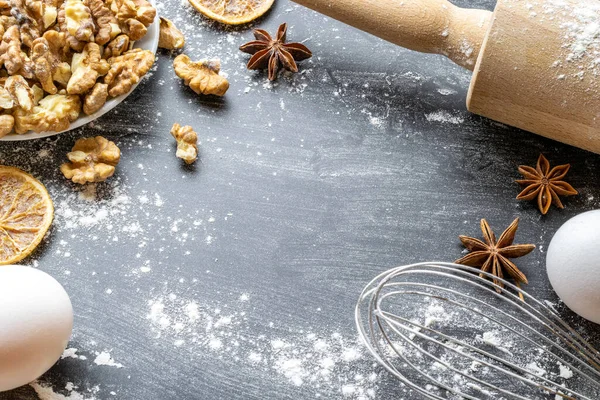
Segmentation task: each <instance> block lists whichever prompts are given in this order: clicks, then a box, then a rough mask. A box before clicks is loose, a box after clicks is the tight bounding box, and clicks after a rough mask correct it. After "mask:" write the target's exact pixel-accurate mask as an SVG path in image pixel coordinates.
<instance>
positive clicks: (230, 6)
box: [188, 0, 275, 25]
mask: <svg viewBox="0 0 600 400" xmlns="http://www.w3.org/2000/svg"><path fill="white" fill-rule="evenodd" d="M188 1H189V2H190V4H191V5H192V7H194V8H195V9H196V10H198V11H199V12H201V13H202V14H204V15H205V16H207V17H208V18H211V19H214V20H215V21H219V22H221V23H223V24H228V25H240V24H245V23H248V22H250V21H254V20H255V19H256V18H258V17H260V16H261V15H263V14H264V13H266V12H267V11H269V8H271V6H272V5H273V2H274V1H275V0H188Z"/></svg>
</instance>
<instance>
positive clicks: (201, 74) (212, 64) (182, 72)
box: [173, 54, 229, 96]
mask: <svg viewBox="0 0 600 400" xmlns="http://www.w3.org/2000/svg"><path fill="white" fill-rule="evenodd" d="M173 68H174V69H175V73H176V74H177V76H178V77H180V78H181V79H183V80H184V82H185V84H186V85H188V86H189V87H190V88H191V89H192V90H193V91H194V92H196V93H198V94H214V95H216V96H224V95H225V92H227V89H229V82H228V81H227V79H225V77H223V76H221V75H219V71H220V69H221V62H220V61H219V60H201V61H196V62H194V61H192V60H190V58H189V57H188V56H186V55H185V54H180V55H178V56H177V57H175V60H173Z"/></svg>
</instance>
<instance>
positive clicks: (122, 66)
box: [104, 49, 154, 97]
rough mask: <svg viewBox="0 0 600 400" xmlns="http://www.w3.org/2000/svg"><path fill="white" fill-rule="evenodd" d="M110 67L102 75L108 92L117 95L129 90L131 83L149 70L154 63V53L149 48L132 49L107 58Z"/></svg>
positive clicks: (137, 80) (136, 81)
mask: <svg viewBox="0 0 600 400" xmlns="http://www.w3.org/2000/svg"><path fill="white" fill-rule="evenodd" d="M108 63H109V64H110V69H109V71H108V73H107V74H106V76H105V77H104V83H106V84H107V85H108V94H109V95H110V96H111V97H117V96H119V95H122V94H125V93H127V92H129V90H131V88H132V87H133V85H135V84H136V83H138V82H139V81H140V79H141V78H142V77H143V76H144V75H146V74H147V73H148V71H150V68H152V64H154V53H152V52H151V51H150V50H142V49H133V50H129V51H126V52H125V53H123V54H121V55H120V56H118V57H112V58H109V59H108Z"/></svg>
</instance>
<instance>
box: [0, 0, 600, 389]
mask: <svg viewBox="0 0 600 400" xmlns="http://www.w3.org/2000/svg"><path fill="white" fill-rule="evenodd" d="M460 3H461V4H460V5H463V6H472V7H482V8H487V9H491V8H492V7H493V2H492V1H491V0H489V1H488V0H486V1H472V2H467V1H461V2H460ZM159 11H160V13H162V14H163V15H165V16H167V17H169V18H171V19H173V20H174V21H175V22H176V24H177V25H179V26H180V27H181V29H182V30H183V31H184V32H185V33H186V36H187V45H186V50H185V52H186V53H187V54H189V55H190V56H191V57H192V58H194V59H200V58H203V57H213V56H214V57H220V58H221V60H222V64H223V66H222V68H223V71H225V72H226V73H227V74H228V77H229V80H230V83H231V88H230V89H229V92H228V93H227V95H226V96H225V97H224V98H223V99H218V98H208V97H199V96H197V95H196V94H194V93H193V92H192V91H191V90H189V89H188V88H187V87H185V86H184V85H183V84H182V82H181V81H180V80H179V79H177V78H176V76H175V75H174V72H173V69H172V59H173V57H174V54H170V53H169V52H166V51H161V52H160V54H159V55H158V60H157V62H156V66H155V69H154V70H153V72H152V73H151V76H150V77H149V78H148V79H145V80H144V81H143V83H142V84H141V85H140V86H139V87H138V88H137V90H136V91H135V92H134V93H133V94H132V95H131V96H130V97H129V98H128V99H127V100H126V101H125V102H124V103H122V104H121V105H120V106H119V107H117V108H116V109H115V110H113V111H112V112H110V113H108V114H107V115H105V116H104V117H102V118H100V119H99V120H98V121H96V122H95V123H93V124H90V125H89V126H87V127H85V128H83V129H78V130H76V131H74V132H70V133H67V134H62V135H59V136H57V137H54V138H49V139H43V140H35V141H29V142H21V143H0V162H1V163H2V164H6V165H14V166H18V167H21V168H23V169H25V170H27V171H29V172H31V173H32V174H34V175H35V176H37V177H39V179H40V180H41V181H42V182H43V183H44V184H46V185H47V187H48V189H49V191H50V193H51V195H52V196H53V199H54V202H55V205H56V219H55V223H54V225H53V228H52V230H51V232H50V233H49V235H48V237H47V239H46V240H45V241H44V243H43V245H42V246H41V247H40V249H39V251H37V252H36V253H35V255H34V256H33V257H32V258H30V259H28V260H26V261H25V263H26V264H29V265H34V266H35V267H37V268H40V269H42V270H44V271H46V272H48V273H50V274H52V275H53V276H54V277H56V278H57V279H58V280H59V281H60V282H61V283H62V284H63V285H64V286H65V288H66V290H67V291H68V293H69V294H70V296H71V299H72V302H73V306H74V309H75V328H74V332H73V337H72V341H71V343H70V344H69V348H70V349H71V350H69V352H68V353H66V354H65V355H66V357H65V358H64V359H62V360H61V361H59V362H58V363H57V365H56V366H55V367H54V368H52V369H51V370H50V371H49V372H48V373H47V374H45V375H44V376H43V377H42V378H41V380H40V383H39V385H41V386H38V387H37V389H38V391H41V390H42V389H40V387H46V389H45V390H46V392H47V394H46V395H44V396H46V397H43V396H42V398H50V399H54V398H61V399H62V398H63V397H60V396H58V395H57V394H62V395H65V396H67V398H70V399H80V398H84V399H91V398H95V399H144V400H150V399H162V400H164V399H313V398H318V397H320V398H326V399H331V398H349V399H350V398H355V399H370V398H378V399H391V398H394V399H401V398H406V399H409V398H410V399H412V398H414V397H411V396H410V394H406V393H405V392H404V391H403V390H402V389H400V388H398V385H397V383H396V382H395V381H394V379H392V378H391V377H390V376H389V375H388V374H386V373H385V372H384V371H383V370H382V369H381V368H380V367H377V366H376V365H375V364H374V360H373V359H372V358H371V357H370V355H369V354H367V353H366V352H365V351H364V350H362V348H361V345H360V343H359V341H358V337H357V334H356V330H355V326H354V320H353V310H354V305H355V302H356V300H357V297H358V294H359V293H360V291H361V289H362V288H363V287H364V285H365V284H366V283H367V282H368V281H369V280H370V279H372V278H373V277H374V276H375V275H376V274H378V273H380V272H382V271H384V270H386V269H388V268H390V267H393V266H397V265H402V264H408V263H414V262H420V261H428V260H443V261H452V260H455V259H456V258H458V257H460V256H461V254H462V253H461V252H462V251H463V248H462V247H461V245H460V243H459V241H458V239H457V235H459V234H469V235H476V236H479V235H480V232H479V227H478V225H479V220H480V218H483V217H485V218H487V219H488V220H489V221H490V223H491V224H492V227H494V228H495V229H496V230H497V231H501V230H502V229H504V228H505V227H506V226H508V224H509V223H510V222H511V221H512V219H513V218H515V217H517V216H518V217H520V218H521V227H520V229H519V231H518V234H517V241H518V242H521V243H535V244H536V245H537V246H538V248H537V249H536V250H535V251H534V252H533V253H532V254H531V255H529V256H527V257H525V258H523V259H521V260H519V262H518V264H519V266H520V267H521V268H522V270H523V271H524V272H525V273H526V274H527V276H528V277H529V280H530V284H529V285H528V286H527V290H528V291H530V292H531V293H532V294H534V295H535V296H537V297H539V298H541V299H545V300H549V301H551V302H553V303H556V302H557V299H556V297H555V295H554V293H553V291H552V289H551V287H550V285H549V283H548V280H547V277H546V273H545V261H544V260H545V250H546V248H547V246H548V243H549V241H550V239H551V238H552V235H553V233H554V232H555V231H556V229H558V227H559V226H560V225H561V224H562V223H564V222H565V221H566V220H567V219H569V218H570V217H572V216H574V215H576V214H578V213H581V212H583V211H587V210H592V209H595V208H598V206H599V204H600V185H599V183H600V175H599V171H600V158H599V157H598V156H596V155H594V154H591V153H588V152H585V151H582V150H578V149H575V148H572V147H569V146H565V145H562V144H559V143H556V142H554V141H550V140H546V139H544V138H542V137H539V136H536V135H533V134H530V133H527V132H523V131H519V130H516V129H512V128H508V127H506V126H503V125H501V124H498V123H495V122H493V121H490V120H487V119H485V118H481V117H479V116H475V115H472V114H469V113H468V112H467V111H466V109H465V96H466V90H467V87H468V83H469V79H470V73H469V72H468V71H464V70H462V69H460V68H459V67H457V66H455V65H453V64H452V63H451V62H450V61H448V60H446V59H444V58H442V57H439V56H433V55H424V54H417V53H413V52H410V51H407V50H404V49H401V48H398V47H395V46H393V45H391V44H388V43H386V42H383V41H381V40H379V39H377V38H375V37H372V36H369V35H367V34H365V33H362V32H359V31H357V30H354V29H352V28H350V27H347V26H345V25H342V24H340V23H338V22H336V21H333V20H330V19H328V18H325V17H323V16H321V15H318V14H316V13H313V12H311V11H309V10H307V9H304V8H302V7H299V6H297V5H295V4H293V3H291V2H289V1H285V0H277V4H276V5H275V7H274V9H273V10H272V11H271V12H270V14H268V15H267V16H266V17H265V18H264V19H263V20H261V21H259V22H257V23H256V25H255V26H260V27H263V28H265V29H267V30H269V31H271V32H273V31H275V30H276V28H277V26H278V25H279V24H280V23H281V22H288V23H289V25H290V29H289V34H288V37H289V39H290V40H292V41H304V40H305V39H306V40H305V44H306V45H307V46H309V47H310V48H311V49H312V51H313V52H314V57H313V58H312V59H311V60H309V61H305V62H303V63H301V67H300V70H301V72H300V73H298V74H296V75H293V76H292V75H287V74H284V75H282V76H281V77H280V79H279V80H278V81H277V82H276V83H275V84H273V85H271V84H268V83H267V80H266V75H265V73H261V72H250V71H247V70H246V69H245V67H244V64H245V62H246V60H247V56H246V55H245V54H242V53H241V52H239V51H238V50H237V48H238V46H239V45H240V44H242V43H244V42H246V41H249V40H250V39H251V37H252V34H251V26H247V27H242V28H235V29H232V28H224V27H223V26H220V25H216V24H213V23H210V22H208V21H207V20H206V19H204V18H202V17H200V16H199V15H198V14H197V13H196V12H195V11H194V10H193V9H191V8H190V7H187V6H182V3H180V2H170V3H163V4H161V5H160V7H159ZM174 122H179V123H182V124H190V125H192V126H193V127H194V128H195V129H196V131H197V132H198V135H199V138H200V142H201V145H200V159H201V161H200V162H198V163H196V164H195V165H194V166H192V167H188V166H185V165H184V164H183V163H182V162H181V160H179V159H177V158H175V154H174V153H175V143H174V141H173V139H172V138H171V136H170V134H169V129H170V127H171V125H172V124H173V123H174ZM93 135H102V136H105V137H107V138H109V139H111V140H113V141H115V142H116V143H117V145H118V146H119V147H120V148H121V150H122V161H121V163H120V164H119V166H118V170H117V173H116V175H115V176H114V177H113V178H111V179H110V180H109V181H107V182H105V183H101V184H97V185H88V186H87V187H80V186H77V185H75V184H71V183H70V182H69V181H67V180H66V179H64V177H63V176H62V175H61V174H60V172H59V165H60V164H61V163H62V162H64V161H65V154H66V153H67V152H68V151H69V150H70V148H71V146H72V145H73V143H74V141H75V140H76V139H77V138H80V137H86V136H93ZM540 152H542V153H544V154H545V155H546V156H547V157H548V158H549V159H550V161H551V163H553V164H558V163H566V162H570V163H571V164H572V169H571V172H570V173H569V175H568V178H569V180H570V182H571V183H572V184H573V186H574V187H575V188H577V190H579V192H580V195H579V196H576V197H572V198H569V199H567V200H566V201H565V204H566V208H565V209H564V210H562V211H561V210H557V209H552V210H551V212H550V213H549V214H548V215H547V216H541V215H540V213H539V212H538V211H537V210H536V208H535V206H534V204H533V203H522V202H517V201H516V200H515V196H516V195H517V193H518V192H519V186H518V185H517V184H515V183H514V179H517V178H518V177H519V175H518V173H517V165H519V164H523V163H524V164H530V165H533V164H535V161H536V159H537V157H538V155H539V154H540ZM565 312H566V314H565V315H566V316H567V317H569V320H570V321H572V323H573V324H574V325H575V326H577V327H579V328H580V329H581V330H582V332H584V333H585V334H591V333H594V329H595V326H592V325H586V324H583V323H582V322H581V320H580V319H579V318H577V317H574V316H571V315H570V314H568V312H567V311H565ZM75 349H76V350H75ZM109 356H110V357H109ZM107 364H108V365H107ZM110 364H112V365H110ZM53 396H54V397H53ZM32 398H36V395H35V390H34V388H33V387H31V386H27V387H23V388H20V389H18V390H15V391H12V392H9V393H3V394H0V399H3V400H7V399H32Z"/></svg>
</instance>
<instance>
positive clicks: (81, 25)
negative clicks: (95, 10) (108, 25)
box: [65, 0, 94, 42]
mask: <svg viewBox="0 0 600 400" xmlns="http://www.w3.org/2000/svg"><path fill="white" fill-rule="evenodd" d="M65 22H66V24H67V32H69V34H70V35H71V36H73V37H74V38H75V39H77V40H79V41H82V42H91V41H92V40H94V20H93V19H92V12H91V10H90V8H89V7H88V6H86V5H85V4H84V3H83V0H66V1H65Z"/></svg>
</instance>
